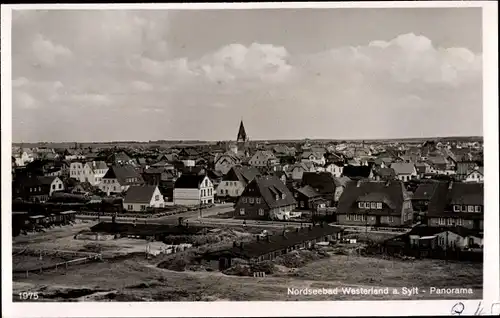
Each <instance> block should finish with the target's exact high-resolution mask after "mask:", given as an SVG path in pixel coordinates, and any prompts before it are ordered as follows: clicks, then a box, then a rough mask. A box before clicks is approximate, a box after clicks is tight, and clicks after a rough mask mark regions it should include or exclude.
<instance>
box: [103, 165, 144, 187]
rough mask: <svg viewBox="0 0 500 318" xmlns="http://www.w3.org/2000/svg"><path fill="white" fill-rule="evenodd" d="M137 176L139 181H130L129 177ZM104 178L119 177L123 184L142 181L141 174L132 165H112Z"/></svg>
mask: <svg viewBox="0 0 500 318" xmlns="http://www.w3.org/2000/svg"><path fill="white" fill-rule="evenodd" d="M130 178H137V180H138V181H134V182H129V181H128V179H130ZM103 179H117V180H118V182H119V183H120V184H121V185H124V184H133V183H141V182H142V181H143V180H142V177H141V175H140V174H139V173H138V172H137V171H136V170H135V169H134V167H132V166H111V167H110V168H109V169H108V171H107V172H106V174H105V175H104V177H103Z"/></svg>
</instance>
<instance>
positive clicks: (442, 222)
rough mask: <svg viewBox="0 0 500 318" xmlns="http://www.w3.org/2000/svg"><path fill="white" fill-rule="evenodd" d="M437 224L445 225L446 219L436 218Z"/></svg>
mask: <svg viewBox="0 0 500 318" xmlns="http://www.w3.org/2000/svg"><path fill="white" fill-rule="evenodd" d="M438 223H439V225H446V219H445V218H439V219H438Z"/></svg>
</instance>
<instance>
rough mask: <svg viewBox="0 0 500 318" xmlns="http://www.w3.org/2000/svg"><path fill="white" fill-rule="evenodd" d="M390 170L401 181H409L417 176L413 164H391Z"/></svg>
mask: <svg viewBox="0 0 500 318" xmlns="http://www.w3.org/2000/svg"><path fill="white" fill-rule="evenodd" d="M391 169H393V170H394V172H395V173H396V177H397V178H398V179H399V180H401V181H410V180H411V179H414V178H416V177H417V176H418V173H417V168H415V165H414V164H413V163H408V162H393V163H392V164H391Z"/></svg>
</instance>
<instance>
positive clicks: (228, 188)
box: [217, 165, 261, 199]
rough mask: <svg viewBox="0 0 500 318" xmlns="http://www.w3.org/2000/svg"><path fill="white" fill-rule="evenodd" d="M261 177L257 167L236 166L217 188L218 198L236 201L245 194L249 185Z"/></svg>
mask: <svg viewBox="0 0 500 318" xmlns="http://www.w3.org/2000/svg"><path fill="white" fill-rule="evenodd" d="M260 175H261V174H260V171H259V170H258V169H257V168H255V167H246V166H240V165H237V166H234V167H232V168H231V170H229V171H228V173H227V174H226V175H224V177H223V178H222V181H221V182H220V183H219V185H218V186H217V196H218V197H219V198H226V199H229V198H231V199H235V198H237V197H239V196H240V195H241V193H243V190H245V187H246V186H247V184H248V183H250V182H251V181H252V180H253V179H255V178H256V177H257V176H260Z"/></svg>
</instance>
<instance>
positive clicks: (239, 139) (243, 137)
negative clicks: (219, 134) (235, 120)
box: [236, 119, 248, 143]
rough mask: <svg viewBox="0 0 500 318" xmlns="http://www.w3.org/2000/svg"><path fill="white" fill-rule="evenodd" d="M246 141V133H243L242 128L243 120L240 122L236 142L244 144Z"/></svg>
mask: <svg viewBox="0 0 500 318" xmlns="http://www.w3.org/2000/svg"><path fill="white" fill-rule="evenodd" d="M247 140H248V137H247V133H246V132H245V126H243V119H242V120H241V122H240V129H239V130H238V137H237V138H236V142H238V143H240V142H242V143H243V142H246V141H247Z"/></svg>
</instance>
